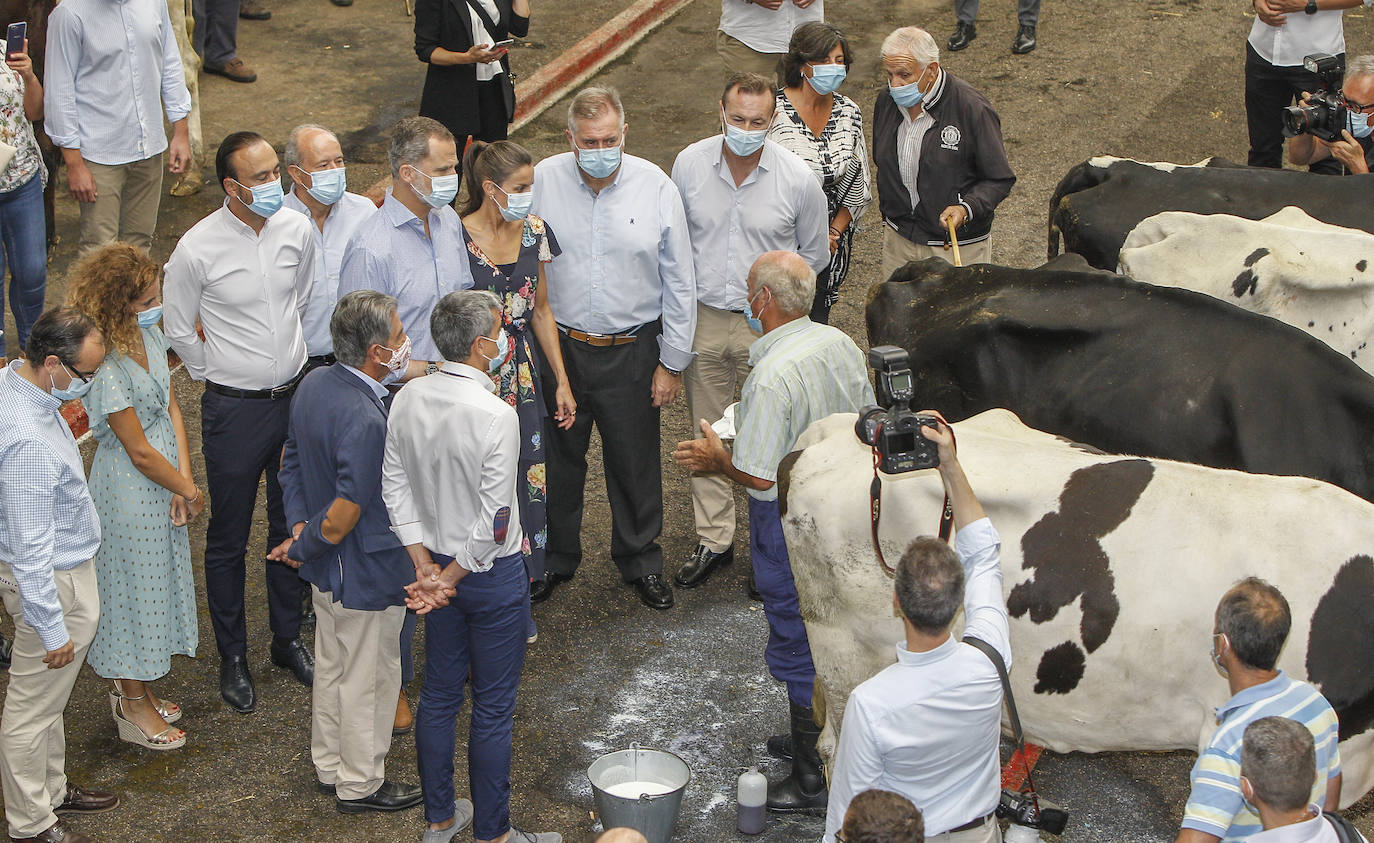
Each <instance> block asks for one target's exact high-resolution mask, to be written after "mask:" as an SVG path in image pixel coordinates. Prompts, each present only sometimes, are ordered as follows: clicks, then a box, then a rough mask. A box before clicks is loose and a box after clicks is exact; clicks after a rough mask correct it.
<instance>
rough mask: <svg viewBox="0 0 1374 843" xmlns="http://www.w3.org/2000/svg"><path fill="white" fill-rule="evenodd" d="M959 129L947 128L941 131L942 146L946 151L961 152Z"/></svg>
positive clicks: (954, 127)
mask: <svg viewBox="0 0 1374 843" xmlns="http://www.w3.org/2000/svg"><path fill="white" fill-rule="evenodd" d="M959 138H960V134H959V127H958V126H946V127H944V128H943V129H941V130H940V146H941V147H943V148H944V149H951V150H953V151H955V152H958V151H959Z"/></svg>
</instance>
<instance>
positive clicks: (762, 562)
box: [674, 252, 873, 818]
mask: <svg viewBox="0 0 1374 843" xmlns="http://www.w3.org/2000/svg"><path fill="white" fill-rule="evenodd" d="M748 291H749V294H748V298H747V299H746V301H747V306H748V308H749V310H748V313H749V316H750V318H751V319H757V320H758V321H759V322H760V323H762V326H763V337H762V338H760V339H758V340H755V342H754V344H753V345H752V346H751V347H750V349H749V363H750V364H751V365H752V366H753V367H754V369H753V371H752V372H750V373H749V377H748V379H746V380H745V382H744V389H743V394H742V395H741V397H740V402H739V407H738V408H737V409H736V411H735V427H736V429H737V430H738V434H737V435H736V437H735V446H734V453H733V454H731V452H730V451H727V450H726V449H725V446H724V445H723V444H722V443H721V440H720V437H719V436H717V435H716V432H715V431H714V430H712V429H711V424H710V421H709V420H708V419H701V420H700V421H699V424H700V427H701V432H702V434H703V436H704V438H701V439H693V440H689V441H686V442H679V443H678V446H677V451H676V452H675V453H674V456H675V457H676V459H677V461H678V462H679V463H681V464H682V465H683V466H685V467H687V468H688V469H690V470H691V471H693V472H700V473H703V474H705V473H713V474H723V475H725V476H726V477H728V478H729V479H730V480H732V481H734V482H735V483H738V484H739V485H741V486H744V488H745V489H746V490H747V491H748V493H749V555H750V557H751V559H752V561H753V567H754V579H755V581H756V583H757V585H758V590H759V594H760V595H762V597H763V611H764V614H765V615H767V617H768V648H767V650H766V651H765V652H764V660H765V661H766V662H767V663H768V671H769V673H771V674H772V675H773V678H775V679H777V680H778V681H780V682H784V683H786V685H787V699H788V702H789V704H790V708H791V721H792V728H791V735H790V742H789V741H788V740H787V739H786V738H773V739H770V741H769V742H770V745H774V746H777V747H783V748H785V747H788V746H789V744H790V749H785V752H786V753H787V754H790V755H791V757H792V773H791V775H789V776H788V777H787V778H786V779H783V780H782V781H779V782H770V783H769V785H768V808H769V810H773V811H797V812H801V811H804V812H819V811H820V810H822V809H824V808H825V805H826V789H825V776H824V773H823V772H822V770H821V759H820V755H819V754H817V752H816V739H817V738H818V737H819V736H820V727H818V726H817V725H816V721H815V718H814V716H813V712H812V710H811V687H812V684H813V683H814V682H815V679H816V667H815V665H814V664H813V663H812V662H811V645H810V643H809V642H808V641H807V639H806V627H805V626H804V625H803V624H802V618H801V608H800V605H799V603H798V598H797V586H796V583H795V582H793V580H792V565H791V561H790V560H789V558H788V555H787V543H786V542H785V541H784V539H783V535H782V519H781V517H780V515H779V510H778V491H777V485H776V484H777V479H778V465H779V463H781V462H782V458H783V457H785V456H787V454H788V452H790V451H791V450H792V449H793V447H794V446H795V444H796V441H797V438H798V437H799V436H801V434H802V432H803V431H804V430H806V428H808V427H810V426H811V424H812V423H813V422H816V421H819V420H820V419H823V418H825V417H827V416H830V415H833V414H835V413H853V412H857V411H858V409H859V408H860V407H862V406H864V405H866V404H872V403H873V387H872V385H871V384H870V383H869V382H868V367H867V365H865V361H864V355H863V352H861V351H859V347H858V346H856V345H855V344H854V341H853V340H851V339H850V338H849V337H848V336H847V335H846V334H845V333H844V332H843V331H841V330H840V329H838V328H834V327H831V326H830V325H818V324H816V323H815V322H812V321H811V319H810V318H809V317H808V314H809V313H810V312H811V302H812V299H813V298H814V297H815V294H816V272H815V270H813V269H812V268H811V267H810V266H809V265H808V264H807V262H806V261H805V260H804V259H803V258H802V257H801V256H800V255H798V254H795V253H792V252H767V253H765V254H764V255H762V256H760V257H759V259H758V260H757V261H755V262H754V265H753V267H752V268H751V269H750V270H749V278H748ZM843 816H844V811H843V810H842V811H840V817H841V818H843Z"/></svg>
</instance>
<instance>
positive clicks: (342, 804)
mask: <svg viewBox="0 0 1374 843" xmlns="http://www.w3.org/2000/svg"><path fill="white" fill-rule="evenodd" d="M424 800H425V796H424V794H423V793H421V792H420V788H419V787H418V786H417V785H413V784H397V783H396V782H393V781H384V782H382V786H381V787H379V788H377V790H376V792H375V793H373V794H372V795H371V796H364V797H363V798H362V799H335V800H334V808H335V809H336V810H337V811H338V812H339V813H340V814H361V813H364V812H365V811H404V810H405V809H406V808H414V807H415V806H416V805H419V804H420V803H421V802H423V801H424Z"/></svg>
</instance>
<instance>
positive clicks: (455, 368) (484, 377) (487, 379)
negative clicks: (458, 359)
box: [439, 360, 496, 392]
mask: <svg viewBox="0 0 1374 843" xmlns="http://www.w3.org/2000/svg"><path fill="white" fill-rule="evenodd" d="M439 371H441V372H448V373H449V374H450V375H457V376H458V377H462V378H468V379H470V380H474V381H477V383H479V384H481V385H482V386H483V387H484V388H485V389H486V390H487V392H495V391H496V382H495V381H493V380H492V379H491V375H488V374H487V373H486V372H483V371H481V370H480V369H474V368H473V367H471V366H469V365H468V364H466V363H454V362H453V361H452V360H445V361H444V362H442V363H440V364H439ZM445 380H447V378H446V379H445Z"/></svg>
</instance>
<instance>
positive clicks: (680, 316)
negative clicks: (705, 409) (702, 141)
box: [658, 180, 824, 372]
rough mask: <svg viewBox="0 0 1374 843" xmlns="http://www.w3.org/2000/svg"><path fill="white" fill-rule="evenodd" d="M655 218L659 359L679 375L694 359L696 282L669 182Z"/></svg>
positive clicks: (682, 216)
mask: <svg viewBox="0 0 1374 843" xmlns="http://www.w3.org/2000/svg"><path fill="white" fill-rule="evenodd" d="M658 214H659V220H660V221H661V224H662V226H663V228H662V234H661V235H660V238H659V247H658V273H659V279H660V280H661V281H662V283H663V333H662V335H661V336H660V337H659V347H658V359H659V362H661V363H662V364H663V366H664V367H665V368H668V369H672V370H673V371H676V372H681V371H682V370H683V369H686V368H687V367H688V366H690V365H692V361H693V360H694V359H695V358H696V355H695V354H693V353H692V338H693V337H694V336H695V334H696V330H697V280H696V273H695V271H694V270H693V268H692V239H691V235H690V234H689V233H688V231H687V212H686V210H685V209H684V208H683V207H682V196H681V195H680V194H679V193H678V191H677V186H676V185H674V184H673V183H672V182H671V181H668V180H665V181H664V183H663V186H662V187H661V188H660V189H659V201H658ZM822 214H824V210H822Z"/></svg>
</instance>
